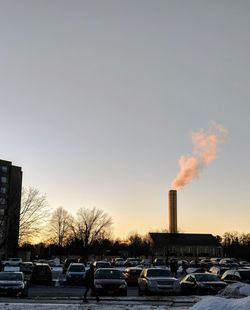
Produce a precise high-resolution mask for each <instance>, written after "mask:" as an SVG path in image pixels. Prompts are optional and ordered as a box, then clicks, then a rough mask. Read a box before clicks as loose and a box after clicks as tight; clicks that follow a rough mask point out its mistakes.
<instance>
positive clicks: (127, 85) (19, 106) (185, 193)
mask: <svg viewBox="0 0 250 310" xmlns="http://www.w3.org/2000/svg"><path fill="white" fill-rule="evenodd" d="M249 29H250V2H249V1H243V0H242V1H241V0H237V1H236V0H235V1H230V0H220V1H215V0H204V1H203V0H202V1H198V0H196V1H193V0H186V1H181V0H172V1H170V0H151V1H149V0H136V1H134V0H126V1H125V0H124V1H122V0H91V1H84V0H79V1H76V0H67V1H65V0H52V1H51V0H36V1H33V0H21V1H20V0H16V1H15V0H6V1H5V0H3V1H0V38H1V48H0V116H1V122H0V130H1V148H0V158H1V159H4V160H9V161H12V163H13V164H15V165H18V166H21V167H22V169H23V185H24V186H25V187H29V186H32V187H35V188H37V189H39V190H40V192H41V193H46V194H47V198H48V202H49V204H50V208H51V210H54V209H56V208H57V207H59V206H62V207H64V208H65V209H67V210H68V211H69V212H71V213H72V214H74V213H75V212H76V211H77V209H79V208H80V207H86V208H92V207H94V206H95V207H97V208H100V209H102V210H104V211H105V212H107V213H108V214H109V215H110V216H112V218H113V221H114V225H113V231H114V236H115V237H120V238H126V237H127V236H128V234H130V233H131V232H138V233H139V234H145V233H147V232H148V231H160V230H162V229H166V228H168V212H167V211H168V208H167V207H168V206H167V203H168V191H169V190H170V189H171V184H172V182H173V181H174V179H175V178H176V177H177V175H178V173H179V164H178V161H179V159H180V158H181V156H192V154H193V142H192V133H194V132H203V133H204V132H205V133H207V132H208V131H209V128H210V126H211V122H216V124H221V125H222V126H223V128H225V130H227V132H228V133H227V141H224V142H226V143H224V142H223V143H221V141H218V145H216V156H215V158H213V160H212V161H211V162H210V163H209V164H208V165H203V166H202V169H201V171H200V173H199V177H198V178H194V179H192V180H191V181H190V182H189V183H187V184H186V185H185V186H184V187H183V188H180V189H178V227H179V229H180V231H182V232H200V233H213V234H223V233H224V232H226V231H239V232H250V225H249V217H250V208H249V206H250V205H249V204H250V195H249V194H250V191H249V185H250V182H249V178H250V165H249V159H250V143H249V134H250V61H249V55H250V35H249ZM202 128H203V129H204V131H201V129H202Z"/></svg>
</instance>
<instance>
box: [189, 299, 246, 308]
mask: <svg viewBox="0 0 250 310" xmlns="http://www.w3.org/2000/svg"><path fill="white" fill-rule="evenodd" d="M189 309H190V310H236V309H237V310H249V309H250V296H249V297H245V298H240V299H227V298H222V297H205V298H203V299H202V300H201V301H200V302H198V303H197V304H195V305H194V306H192V307H191V308H189Z"/></svg>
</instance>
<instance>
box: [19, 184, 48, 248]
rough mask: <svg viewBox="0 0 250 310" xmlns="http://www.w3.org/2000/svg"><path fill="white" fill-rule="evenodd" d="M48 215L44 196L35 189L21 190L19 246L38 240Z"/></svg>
mask: <svg viewBox="0 0 250 310" xmlns="http://www.w3.org/2000/svg"><path fill="white" fill-rule="evenodd" d="M48 215H49V211H48V203H47V198H46V195H42V194H41V193H40V192H39V190H38V189H36V188H32V187H29V188H28V189H26V188H23V190H22V201H21V211H20V228H19V244H23V243H25V242H32V240H34V239H35V238H38V237H39V236H40V234H41V231H42V228H43V226H44V224H45V221H46V219H47V218H48Z"/></svg>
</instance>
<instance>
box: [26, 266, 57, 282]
mask: <svg viewBox="0 0 250 310" xmlns="http://www.w3.org/2000/svg"><path fill="white" fill-rule="evenodd" d="M30 280H31V282H32V283H40V284H47V285H51V284H52V271H51V268H50V266H49V264H45V263H36V264H34V267H33V270H32V274H31V279H30Z"/></svg>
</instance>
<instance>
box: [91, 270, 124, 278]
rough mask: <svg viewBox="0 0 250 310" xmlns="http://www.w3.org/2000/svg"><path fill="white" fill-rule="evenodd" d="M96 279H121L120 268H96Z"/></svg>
mask: <svg viewBox="0 0 250 310" xmlns="http://www.w3.org/2000/svg"><path fill="white" fill-rule="evenodd" d="M95 278H96V279H123V273H122V272H121V271H120V270H115V269H113V270H97V271H96V274H95Z"/></svg>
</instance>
